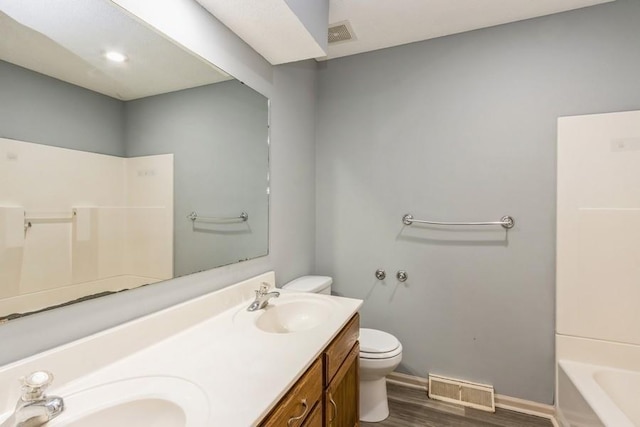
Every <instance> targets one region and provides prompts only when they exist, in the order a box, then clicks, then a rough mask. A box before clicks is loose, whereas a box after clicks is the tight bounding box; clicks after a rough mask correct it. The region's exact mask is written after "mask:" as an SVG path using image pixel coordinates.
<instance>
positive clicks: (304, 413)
mask: <svg viewBox="0 0 640 427" xmlns="http://www.w3.org/2000/svg"><path fill="white" fill-rule="evenodd" d="M300 403H302V406H303V407H304V411H303V412H302V414H300V415H298V416H297V417H291V418H289V421H287V426H288V427H291V426H292V425H293V424H292V423H294V422H296V421H300V420H301V419H303V418H304V417H305V416H306V415H307V411H308V410H309V405H307V399H302V400H301V401H300Z"/></svg>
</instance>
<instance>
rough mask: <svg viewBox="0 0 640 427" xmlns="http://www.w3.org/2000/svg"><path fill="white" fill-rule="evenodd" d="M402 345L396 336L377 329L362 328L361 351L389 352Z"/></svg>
mask: <svg viewBox="0 0 640 427" xmlns="http://www.w3.org/2000/svg"><path fill="white" fill-rule="evenodd" d="M398 347H400V341H398V339H397V338H396V337H394V336H393V335H391V334H388V333H386V332H382V331H378V330H377V329H367V328H360V352H361V353H389V352H391V351H393V350H395V349H397V348H398Z"/></svg>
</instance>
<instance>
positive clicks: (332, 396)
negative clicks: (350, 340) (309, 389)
mask: <svg viewBox="0 0 640 427" xmlns="http://www.w3.org/2000/svg"><path fill="white" fill-rule="evenodd" d="M359 354H360V346H359V344H358V343H357V342H356V344H355V345H354V346H353V348H352V349H351V351H350V352H349V355H348V356H347V357H346V359H345V360H344V363H343V364H342V366H340V369H339V370H338V372H337V373H336V375H335V376H334V377H333V380H332V381H331V383H330V384H329V386H328V387H327V389H326V390H325V395H324V413H325V417H324V419H325V425H326V426H327V427H354V426H358V425H359V412H360V411H359V408H358V404H359V402H360V400H359V394H358V393H359V385H360V383H359V376H358V368H359V366H358V361H359V359H358V357H359Z"/></svg>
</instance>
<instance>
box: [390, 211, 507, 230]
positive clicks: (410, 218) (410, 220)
mask: <svg viewBox="0 0 640 427" xmlns="http://www.w3.org/2000/svg"><path fill="white" fill-rule="evenodd" d="M414 222H415V223H418V224H430V225H454V226H455V225H501V226H502V227H504V228H505V229H507V230H508V229H510V228H513V226H514V225H515V220H514V219H513V218H512V217H510V216H509V215H505V216H503V217H502V218H500V221H493V222H441V221H425V220H422V219H413V215H411V214H406V215H405V216H403V217H402V223H403V224H404V225H411V224H413V223H414Z"/></svg>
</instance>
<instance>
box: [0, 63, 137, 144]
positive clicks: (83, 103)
mask: <svg viewBox="0 0 640 427" xmlns="http://www.w3.org/2000/svg"><path fill="white" fill-rule="evenodd" d="M123 111H124V110H123V103H122V101H118V100H117V99H113V98H110V97H108V96H105V95H100V94H98V93H96V92H92V91H90V90H87V89H83V88H81V87H79V86H75V85H72V84H69V83H65V82H63V81H61V80H57V79H54V78H51V77H48V76H45V75H43V74H39V73H36V72H33V71H30V70H27V69H26V68H22V67H18V66H16V65H13V64H10V63H8V62H5V61H0V137H3V138H10V139H17V140H21V141H28V142H35V143H39V144H47V145H53V146H56V147H62V148H72V149H78V150H84V151H91V152H94V153H101V154H111V155H114V156H123V155H124V152H125V149H124V139H123V135H124V118H123Z"/></svg>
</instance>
